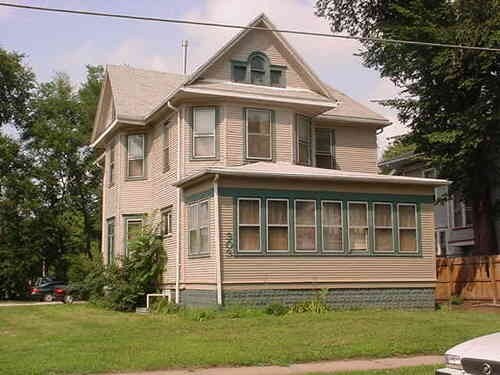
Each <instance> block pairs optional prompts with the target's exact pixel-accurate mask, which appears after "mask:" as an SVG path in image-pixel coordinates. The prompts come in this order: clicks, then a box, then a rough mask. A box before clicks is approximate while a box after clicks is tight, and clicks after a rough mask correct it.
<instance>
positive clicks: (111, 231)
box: [107, 218, 115, 264]
mask: <svg viewBox="0 0 500 375" xmlns="http://www.w3.org/2000/svg"><path fill="white" fill-rule="evenodd" d="M107 232H108V233H107V237H108V239H107V248H108V264H111V263H113V259H114V258H115V219H114V218H111V219H108V221H107Z"/></svg>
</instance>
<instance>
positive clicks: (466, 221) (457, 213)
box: [451, 194, 472, 228]
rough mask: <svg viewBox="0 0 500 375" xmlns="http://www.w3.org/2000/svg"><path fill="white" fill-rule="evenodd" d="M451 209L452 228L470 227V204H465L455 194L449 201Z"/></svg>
mask: <svg viewBox="0 0 500 375" xmlns="http://www.w3.org/2000/svg"><path fill="white" fill-rule="evenodd" d="M451 207H452V209H453V216H452V219H453V222H452V227H453V228H464V227H470V226H472V204H471V203H470V202H466V201H464V200H463V199H461V197H460V196H459V195H457V194H455V195H453V199H452V200H451Z"/></svg>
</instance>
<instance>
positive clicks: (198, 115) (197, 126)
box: [192, 107, 216, 159]
mask: <svg viewBox="0 0 500 375" xmlns="http://www.w3.org/2000/svg"><path fill="white" fill-rule="evenodd" d="M215 122H216V109H215V108H214V107H195V108H193V140H192V142H193V147H192V148H193V155H192V156H193V158H195V159H196V158H214V157H216V151H215V141H216V139H215V126H216V124H215Z"/></svg>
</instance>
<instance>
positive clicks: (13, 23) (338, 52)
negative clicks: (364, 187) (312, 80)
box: [0, 0, 405, 148]
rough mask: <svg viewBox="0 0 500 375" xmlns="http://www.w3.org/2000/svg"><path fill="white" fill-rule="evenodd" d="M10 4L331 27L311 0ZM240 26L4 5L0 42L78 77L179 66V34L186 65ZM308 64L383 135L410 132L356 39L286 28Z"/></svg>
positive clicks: (41, 0)
mask: <svg viewBox="0 0 500 375" xmlns="http://www.w3.org/2000/svg"><path fill="white" fill-rule="evenodd" d="M10 2H12V3H19V4H29V5H40V6H50V7H60V8H71V9H79V10H93V11H102V12H115V13H126V14H134V15H141V16H152V17H163V18H179V19H189V20H203V21H208V22H222V23H232V24H242V25H246V24H247V23H248V22H250V21H251V20H252V19H253V18H254V17H256V16H257V15H258V14H260V13H262V12H264V13H266V15H267V16H268V17H269V18H270V19H271V21H272V22H273V23H274V24H275V25H276V26H277V27H278V28H288V29H299V30H307V31H317V32H329V28H328V24H327V23H326V21H325V20H324V19H321V18H318V17H316V16H315V15H314V0H280V1H277V0H141V1H136V0H115V1H102V0H101V1H99V0H32V1H20V0H17V1H16V0H10ZM236 32H237V30H232V29H220V28H208V27H202V26H187V25H175V24H166V23H153V22H140V21H126V20H116V19H110V18H100V17H89V16H79V15H62V14H54V13H41V12H37V11H29V10H18V9H12V8H2V7H0V47H2V48H5V49H7V50H15V51H18V52H22V53H24V54H26V56H27V59H26V61H27V63H28V64H29V65H31V67H32V68H33V70H34V71H35V73H36V75H37V78H38V79H39V80H41V81H46V80H49V79H51V78H52V77H53V76H54V73H55V72H59V71H62V72H66V73H68V74H69V76H70V77H71V79H72V80H73V81H74V82H75V84H77V83H78V82H80V81H81V80H82V79H83V77H84V75H85V65H86V64H93V65H97V64H128V65H131V66H135V67H141V68H146V69H155V70H161V71H169V72H178V73H180V72H181V65H182V64H181V61H182V58H181V56H182V54H181V52H182V51H181V47H180V45H181V41H182V40H183V39H187V40H188V41H189V53H188V55H189V57H188V69H189V71H190V72H192V71H193V70H194V69H195V68H196V67H197V66H199V65H200V64H202V63H203V62H205V61H206V60H207V59H208V58H209V57H210V56H211V55H212V54H213V53H214V52H215V51H216V50H217V49H218V48H220V47H221V46H222V45H223V44H224V43H225V42H226V41H228V40H229V39H230V38H231V37H232V36H233V35H234V34H235V33H236ZM285 37H286V38H287V39H288V40H289V41H290V42H291V43H292V45H293V46H294V47H295V48H296V49H297V50H298V51H299V52H300V53H301V54H302V56H303V57H304V59H305V60H306V61H307V63H308V64H309V65H310V66H311V67H312V68H313V69H314V70H315V71H316V73H317V74H318V75H319V76H320V77H321V78H322V79H323V80H324V81H325V82H327V83H328V84H330V85H332V86H334V87H336V88H337V89H339V90H341V91H344V92H345V93H346V94H347V95H349V96H352V97H353V98H355V99H357V100H359V101H361V102H362V103H364V104H366V105H367V106H369V107H370V108H372V109H373V110H375V111H376V112H379V113H380V114H382V115H385V116H386V117H387V118H388V119H389V120H391V121H393V123H394V125H392V126H389V127H387V128H386V129H385V130H384V132H383V133H382V134H381V135H379V139H378V141H379V148H382V147H384V146H385V145H386V143H387V141H386V138H387V137H390V136H393V135H396V134H401V133H403V132H405V128H404V127H403V126H402V125H400V124H398V122H397V119H396V116H395V114H394V112H391V111H388V110H387V109H385V108H383V107H381V106H380V105H378V104H375V103H372V102H371V100H380V99H387V98H390V97H393V96H394V95H396V94H397V90H396V89H395V87H394V86H393V85H392V84H391V83H390V82H389V81H387V80H382V79H381V78H380V76H379V74H378V72H376V71H374V70H370V69H367V68H365V67H363V66H362V64H361V60H360V58H359V57H357V56H354V54H355V53H356V52H357V51H359V48H360V46H359V44H358V43H357V42H355V41H347V40H339V39H333V38H317V37H307V36H296V35H289V34H287V35H285Z"/></svg>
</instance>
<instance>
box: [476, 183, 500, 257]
mask: <svg viewBox="0 0 500 375" xmlns="http://www.w3.org/2000/svg"><path fill="white" fill-rule="evenodd" d="M472 216H473V217H472V220H473V228H474V250H473V254H474V255H488V254H496V253H497V252H498V247H497V238H496V234H495V228H494V224H493V219H494V212H493V209H492V206H491V200H490V194H489V191H488V189H486V190H485V191H483V192H482V193H481V195H480V197H478V199H476V200H474V201H473V202H472Z"/></svg>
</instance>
